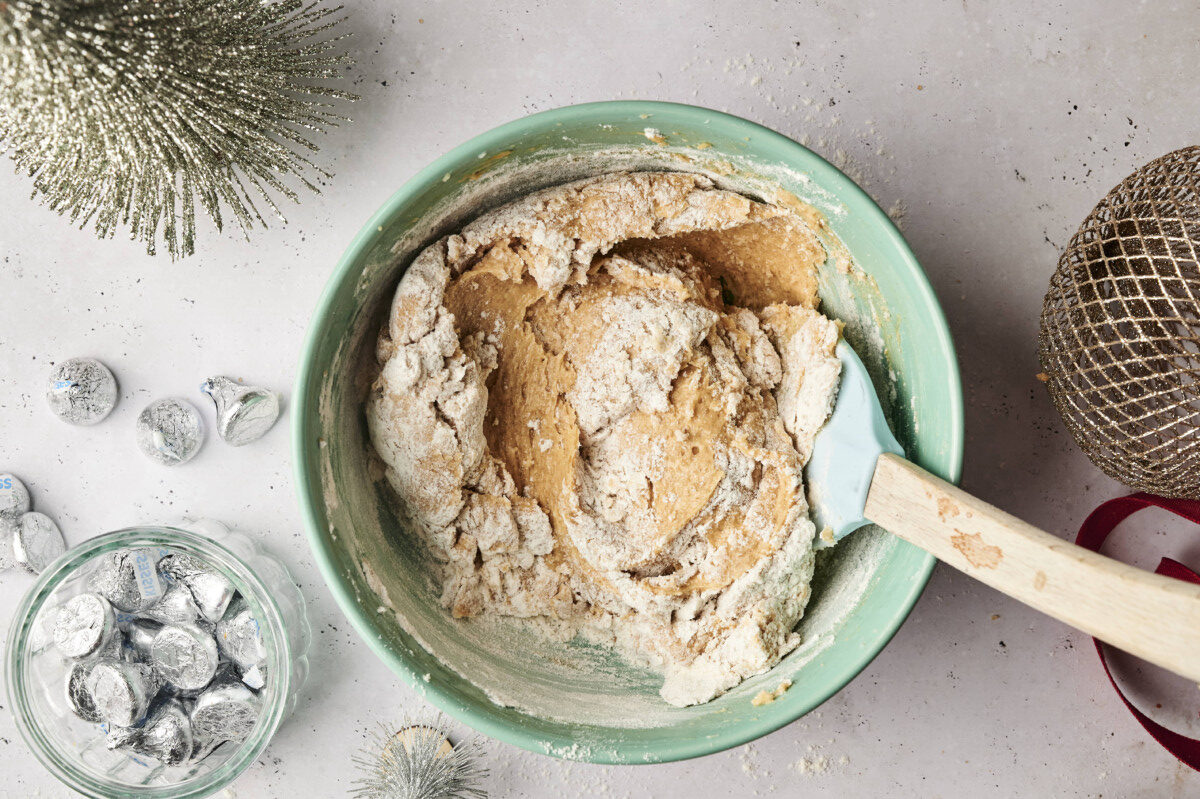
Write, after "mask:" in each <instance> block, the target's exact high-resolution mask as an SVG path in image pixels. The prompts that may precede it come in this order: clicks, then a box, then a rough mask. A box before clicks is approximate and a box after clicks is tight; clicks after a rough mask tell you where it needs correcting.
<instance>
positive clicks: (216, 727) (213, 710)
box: [192, 682, 262, 741]
mask: <svg viewBox="0 0 1200 799" xmlns="http://www.w3.org/2000/svg"><path fill="white" fill-rule="evenodd" d="M261 707H262V703H261V701H260V700H259V698H258V696H256V695H255V693H254V692H253V691H251V690H250V689H249V688H247V687H246V686H245V685H242V684H241V683H240V682H227V683H220V684H215V685H213V686H212V687H210V688H209V689H207V690H206V691H205V692H204V693H202V694H200V696H198V697H196V704H195V706H194V707H193V708H192V728H193V730H195V731H196V733H197V734H198V735H201V736H203V737H205V738H211V739H212V740H214V741H242V740H244V739H245V738H246V736H247V735H249V734H250V731H251V730H252V729H254V725H255V724H256V723H257V722H258V714H259V711H260V710H261Z"/></svg>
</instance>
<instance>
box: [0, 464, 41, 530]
mask: <svg viewBox="0 0 1200 799" xmlns="http://www.w3.org/2000/svg"><path fill="white" fill-rule="evenodd" d="M32 509H33V504H32V500H31V499H30V497H29V489H28V488H26V487H25V484H24V483H22V482H21V481H20V480H18V479H17V478H16V476H15V475H11V474H0V519H4V518H9V519H14V520H15V519H17V518H18V517H19V516H20V515H21V514H22V513H29V511H30V510H32Z"/></svg>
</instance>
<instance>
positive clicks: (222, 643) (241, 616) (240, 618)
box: [217, 596, 267, 671]
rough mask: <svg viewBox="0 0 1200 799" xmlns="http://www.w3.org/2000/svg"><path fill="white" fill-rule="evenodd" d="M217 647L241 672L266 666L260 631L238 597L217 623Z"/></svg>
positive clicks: (255, 621)
mask: <svg viewBox="0 0 1200 799" xmlns="http://www.w3.org/2000/svg"><path fill="white" fill-rule="evenodd" d="M217 646H218V647H220V649H221V654H222V655H224V656H225V657H227V658H229V659H230V660H231V661H233V662H234V663H236V664H237V665H238V667H239V668H241V669H242V670H243V671H245V670H247V669H251V668H254V667H255V666H263V665H265V664H266V661H267V650H266V647H265V646H264V645H263V639H262V630H261V629H260V628H259V625H258V619H256V618H254V614H253V613H252V612H251V611H250V605H249V604H248V603H247V602H246V600H245V599H244V598H242V597H240V596H239V597H238V598H237V599H235V600H234V601H233V602H232V603H230V605H229V610H227V611H225V616H224V617H223V618H222V619H221V620H220V621H219V622H217Z"/></svg>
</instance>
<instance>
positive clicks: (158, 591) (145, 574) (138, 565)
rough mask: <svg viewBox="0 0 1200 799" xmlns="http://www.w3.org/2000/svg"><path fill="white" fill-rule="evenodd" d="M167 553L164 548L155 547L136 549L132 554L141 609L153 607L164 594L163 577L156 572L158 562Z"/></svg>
mask: <svg viewBox="0 0 1200 799" xmlns="http://www.w3.org/2000/svg"><path fill="white" fill-rule="evenodd" d="M168 551H169V550H167V549H166V548H165V547H157V548H154V549H136V550H134V552H133V573H134V575H135V577H136V578H137V589H138V593H139V594H141V597H142V607H148V606H150V605H153V604H154V603H155V602H157V601H158V600H160V599H162V595H163V594H164V593H166V586H164V585H163V576H162V575H160V574H159V572H158V562H159V560H161V559H162V557H163V556H164V555H166V554H167V552H168Z"/></svg>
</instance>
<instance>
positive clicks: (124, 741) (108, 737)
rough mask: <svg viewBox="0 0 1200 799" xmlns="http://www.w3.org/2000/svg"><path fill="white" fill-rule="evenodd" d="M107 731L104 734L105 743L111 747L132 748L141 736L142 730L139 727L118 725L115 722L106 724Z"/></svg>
mask: <svg viewBox="0 0 1200 799" xmlns="http://www.w3.org/2000/svg"><path fill="white" fill-rule="evenodd" d="M105 728H106V729H107V733H106V734H105V736H104V745H105V746H106V747H108V748H109V749H132V748H133V747H134V745H135V744H136V743H137V740H138V738H140V737H141V735H142V731H141V729H139V728H138V727H118V726H117V725H115V724H106V725H105Z"/></svg>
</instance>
